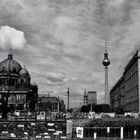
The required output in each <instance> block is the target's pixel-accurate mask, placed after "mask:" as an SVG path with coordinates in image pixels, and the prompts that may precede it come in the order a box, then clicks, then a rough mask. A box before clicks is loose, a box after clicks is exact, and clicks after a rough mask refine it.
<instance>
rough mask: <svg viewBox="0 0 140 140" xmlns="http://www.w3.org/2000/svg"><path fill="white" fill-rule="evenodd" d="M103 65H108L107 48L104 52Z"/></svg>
mask: <svg viewBox="0 0 140 140" xmlns="http://www.w3.org/2000/svg"><path fill="white" fill-rule="evenodd" d="M103 65H104V66H106V67H107V66H109V65H110V60H109V58H108V53H107V50H106V51H105V53H104V60H103Z"/></svg>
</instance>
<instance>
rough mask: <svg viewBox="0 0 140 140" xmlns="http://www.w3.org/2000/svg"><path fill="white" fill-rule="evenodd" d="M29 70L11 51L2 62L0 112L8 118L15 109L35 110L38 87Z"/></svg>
mask: <svg viewBox="0 0 140 140" xmlns="http://www.w3.org/2000/svg"><path fill="white" fill-rule="evenodd" d="M30 80H31V77H30V75H29V72H28V70H27V69H26V68H25V67H24V68H22V67H21V65H20V64H19V63H18V62H17V61H16V60H14V59H13V55H12V54H11V53H9V54H8V58H7V59H5V60H3V61H2V62H1V63H0V113H2V117H3V118H7V114H8V112H14V111H15V110H26V111H35V107H36V103H37V98H38V87H37V85H36V84H35V83H34V84H31V83H30Z"/></svg>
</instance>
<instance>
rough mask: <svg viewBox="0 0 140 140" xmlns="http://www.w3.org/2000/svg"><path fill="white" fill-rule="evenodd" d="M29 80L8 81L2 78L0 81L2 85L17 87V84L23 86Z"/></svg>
mask: <svg viewBox="0 0 140 140" xmlns="http://www.w3.org/2000/svg"><path fill="white" fill-rule="evenodd" d="M26 82H27V80H26V79H18V80H17V79H10V80H8V79H7V78H1V79H0V85H5V86H8V85H11V86H16V85H17V84H23V83H26Z"/></svg>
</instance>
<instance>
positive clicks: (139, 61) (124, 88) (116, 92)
mask: <svg viewBox="0 0 140 140" xmlns="http://www.w3.org/2000/svg"><path fill="white" fill-rule="evenodd" d="M110 100H111V108H112V109H113V110H119V109H123V110H124V111H133V112H140V51H139V50H138V51H137V52H136V54H135V55H134V56H133V57H132V59H131V60H130V61H129V63H128V64H127V66H126V67H125V69H124V73H123V75H122V77H121V78H120V79H119V80H118V82H117V83H116V84H115V85H114V86H113V88H112V89H111V91H110Z"/></svg>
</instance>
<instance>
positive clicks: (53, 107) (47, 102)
mask: <svg viewBox="0 0 140 140" xmlns="http://www.w3.org/2000/svg"><path fill="white" fill-rule="evenodd" d="M37 106H38V110H39V111H45V112H59V111H60V112H63V111H65V104H64V101H63V100H62V99H60V98H57V97H50V96H42V97H39V99H38V105H37Z"/></svg>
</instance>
